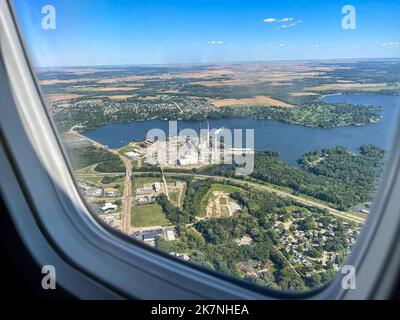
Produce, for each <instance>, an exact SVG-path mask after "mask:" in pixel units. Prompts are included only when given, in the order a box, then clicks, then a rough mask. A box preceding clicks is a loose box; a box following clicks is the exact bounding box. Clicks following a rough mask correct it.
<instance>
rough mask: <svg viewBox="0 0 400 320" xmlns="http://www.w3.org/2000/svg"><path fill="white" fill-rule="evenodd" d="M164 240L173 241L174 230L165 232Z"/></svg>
mask: <svg viewBox="0 0 400 320" xmlns="http://www.w3.org/2000/svg"><path fill="white" fill-rule="evenodd" d="M164 238H165V240H167V241H174V240H175V233H174V230H167V231H166V232H165V235H164Z"/></svg>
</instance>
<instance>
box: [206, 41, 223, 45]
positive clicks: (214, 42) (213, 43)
mask: <svg viewBox="0 0 400 320" xmlns="http://www.w3.org/2000/svg"><path fill="white" fill-rule="evenodd" d="M207 44H209V45H212V46H217V45H221V44H224V42H223V41H215V40H213V41H207Z"/></svg>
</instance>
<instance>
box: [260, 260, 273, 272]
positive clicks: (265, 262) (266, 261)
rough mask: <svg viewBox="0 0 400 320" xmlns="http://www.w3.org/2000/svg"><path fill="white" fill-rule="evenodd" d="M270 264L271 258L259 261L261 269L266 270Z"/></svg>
mask: <svg viewBox="0 0 400 320" xmlns="http://www.w3.org/2000/svg"><path fill="white" fill-rule="evenodd" d="M271 265H272V261H271V260H269V259H268V260H264V261H262V262H261V271H267V270H268V269H269V267H270V266H271Z"/></svg>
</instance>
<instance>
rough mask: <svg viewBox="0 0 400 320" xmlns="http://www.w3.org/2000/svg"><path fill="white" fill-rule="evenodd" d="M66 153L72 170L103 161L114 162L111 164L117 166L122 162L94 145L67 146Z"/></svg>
mask: <svg viewBox="0 0 400 320" xmlns="http://www.w3.org/2000/svg"><path fill="white" fill-rule="evenodd" d="M67 154H68V158H69V159H70V161H71V164H72V167H73V168H74V170H79V169H83V168H86V167H88V166H91V165H94V164H96V163H103V162H109V163H114V164H113V165H112V166H113V167H118V166H119V165H120V164H122V161H121V160H120V158H119V157H118V156H117V155H115V154H113V153H111V152H109V151H106V150H104V149H101V148H97V147H95V146H86V147H78V148H69V149H67ZM122 165H123V164H122ZM123 171H124V170H123ZM103 172H106V171H103ZM110 172H116V171H110Z"/></svg>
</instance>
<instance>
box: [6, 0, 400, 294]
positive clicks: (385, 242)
mask: <svg viewBox="0 0 400 320" xmlns="http://www.w3.org/2000/svg"><path fill="white" fill-rule="evenodd" d="M17 24H18V23H17V19H16V16H15V14H14V13H13V9H12V4H11V2H10V1H4V2H1V3H0V41H1V42H0V53H1V54H0V82H3V83H7V84H8V86H2V88H1V92H0V102H1V103H2V116H1V117H0V125H1V127H0V128H1V129H0V133H1V134H2V137H3V138H4V142H3V145H2V146H1V145H0V146H1V147H2V148H0V165H2V167H3V165H4V166H6V167H8V171H9V172H7V170H6V172H4V173H3V172H2V173H1V175H0V177H1V179H2V180H0V181H10V184H9V186H8V187H7V188H5V187H4V186H3V183H0V191H1V192H2V194H4V198H5V200H6V203H7V204H8V205H9V207H10V208H11V210H10V211H11V212H12V215H13V219H14V222H15V224H16V225H17V226H18V230H19V231H20V233H21V234H22V237H23V238H24V241H25V243H27V244H28V243H29V241H30V240H32V239H31V238H34V237H37V238H42V239H41V241H44V243H47V244H48V247H49V248H48V250H50V251H49V252H52V253H53V255H54V257H53V258H52V259H54V260H57V261H59V260H60V261H59V262H58V263H59V265H60V269H61V270H63V271H64V270H67V269H68V270H69V271H68V272H67V271H66V273H65V274H63V273H62V272H61V274H60V277H59V278H58V279H59V281H60V285H61V286H65V288H66V289H67V290H69V291H72V293H73V294H74V295H76V296H78V297H83V298H87V297H89V298H91V297H96V296H101V297H107V298H140V299H179V298H180V299H279V298H283V299H285V298H290V299H317V300H321V299H366V298H371V297H376V298H383V297H384V296H385V295H386V294H387V292H386V291H385V290H386V289H387V288H389V287H390V286H391V285H394V281H393V277H394V275H395V271H396V269H395V266H396V261H397V263H398V262H399V261H400V252H398V251H399V250H397V252H396V253H395V254H393V255H391V252H395V247H393V245H395V241H394V240H396V237H397V238H399V235H400V232H399V229H400V228H399V226H400V215H399V214H398V211H399V210H398V208H399V207H400V204H399V202H400V201H399V200H397V199H396V190H400V146H399V145H398V144H396V143H393V145H392V148H391V150H390V155H389V158H388V161H387V165H386V168H385V173H384V175H383V178H382V181H386V183H385V184H381V185H380V187H379V190H378V192H377V196H376V200H375V201H374V205H373V208H372V211H371V214H370V216H369V217H368V219H367V222H366V223H365V225H364V227H363V230H362V232H361V235H360V237H359V239H358V241H357V243H356V245H355V246H354V247H353V250H352V252H351V254H350V257H349V258H348V259H347V262H346V264H350V265H354V266H355V267H356V270H357V286H358V288H357V290H343V289H342V287H341V277H339V276H336V277H335V279H333V280H332V281H331V282H330V283H329V284H327V285H325V286H324V287H322V288H319V289H316V290H312V291H308V292H304V293H297V292H293V293H292V292H290V293H285V292H279V291H275V290H271V289H268V288H261V287H259V288H258V287H257V286H255V285H253V284H250V283H249V284H247V283H245V282H244V281H241V280H236V279H232V278H230V277H228V276H225V275H221V274H217V273H214V272H211V271H208V270H204V269H202V268H200V267H197V266H192V265H190V264H187V263H184V262H181V261H178V260H176V259H174V258H172V257H170V256H168V255H167V254H165V253H161V252H159V251H156V250H155V249H152V248H148V247H147V246H145V245H143V244H140V243H138V242H135V241H134V240H133V239H130V238H129V237H128V236H124V235H122V234H118V233H117V232H115V231H114V230H112V229H111V228H109V227H107V226H106V225H105V224H103V223H101V222H99V221H98V220H97V219H95V218H94V217H93V215H92V213H91V212H90V209H89V207H88V205H87V204H86V202H85V200H84V199H83V197H82V196H81V194H80V192H79V191H78V189H77V187H76V182H75V178H74V176H73V173H72V171H71V169H70V166H69V165H68V159H67V157H66V156H65V153H64V151H63V148H62V144H61V142H60V140H59V139H58V138H57V137H58V133H57V130H56V129H55V127H54V125H53V124H52V121H51V119H50V116H49V114H48V113H47V111H46V107H45V104H44V100H43V98H42V95H41V89H40V87H39V85H38V83H37V81H36V76H35V74H34V71H33V69H32V67H31V65H30V64H29V60H28V55H27V53H26V52H27V51H26V50H25V48H24V44H23V40H22V38H23V37H22V35H21V33H20V31H19V29H18V26H17ZM396 137H400V123H398V127H397V132H396ZM3 148H4V150H3ZM26 154H30V157H29V158H27V157H26ZM49 172H50V174H49ZM14 173H16V175H15V174H14ZM5 179H7V180H5ZM397 193H398V192H397ZM396 210H397V211H396ZM55 212H56V213H57V214H55ZM396 215H397V216H396ZM32 230H35V232H32ZM30 232H31V233H32V234H29V233H30ZM37 234H40V235H37ZM36 235H37V236H36ZM30 250H31V251H32V252H34V254H35V257H36V259H37V260H38V261H39V262H40V263H42V264H48V263H47V262H46V255H43V253H42V252H40V251H41V250H40V249H39V250H38V249H37V248H35V247H34V246H33V245H32V244H31V245H30ZM35 251H36V252H35ZM38 251H39V252H38ZM389 256H391V258H392V259H391V261H394V262H391V263H390V264H389V265H388V266H387V268H386V270H387V272H386V274H385V275H384V276H382V274H381V272H382V270H383V269H382V268H383V264H384V262H385V261H386V260H385V257H386V258H387V257H389ZM57 258H58V259H57ZM52 259H50V260H51V261H53V260H52ZM398 265H400V264H397V266H398ZM57 266H58V265H57ZM73 275H75V276H76V277H78V278H80V279H81V280H82V279H85V280H83V282H82V283H86V281H87V283H90V284H91V285H92V287H90V288H89V287H88V288H86V289H84V288H82V287H83V286H80V285H74V283H72V281H70V280H69V279H71V278H73ZM382 288H383V289H382ZM385 288H386V289H385ZM80 290H82V291H81V292H80ZM96 292H97V293H96ZM99 292H102V294H99ZM166 292H167V294H165V293H166Z"/></svg>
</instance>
